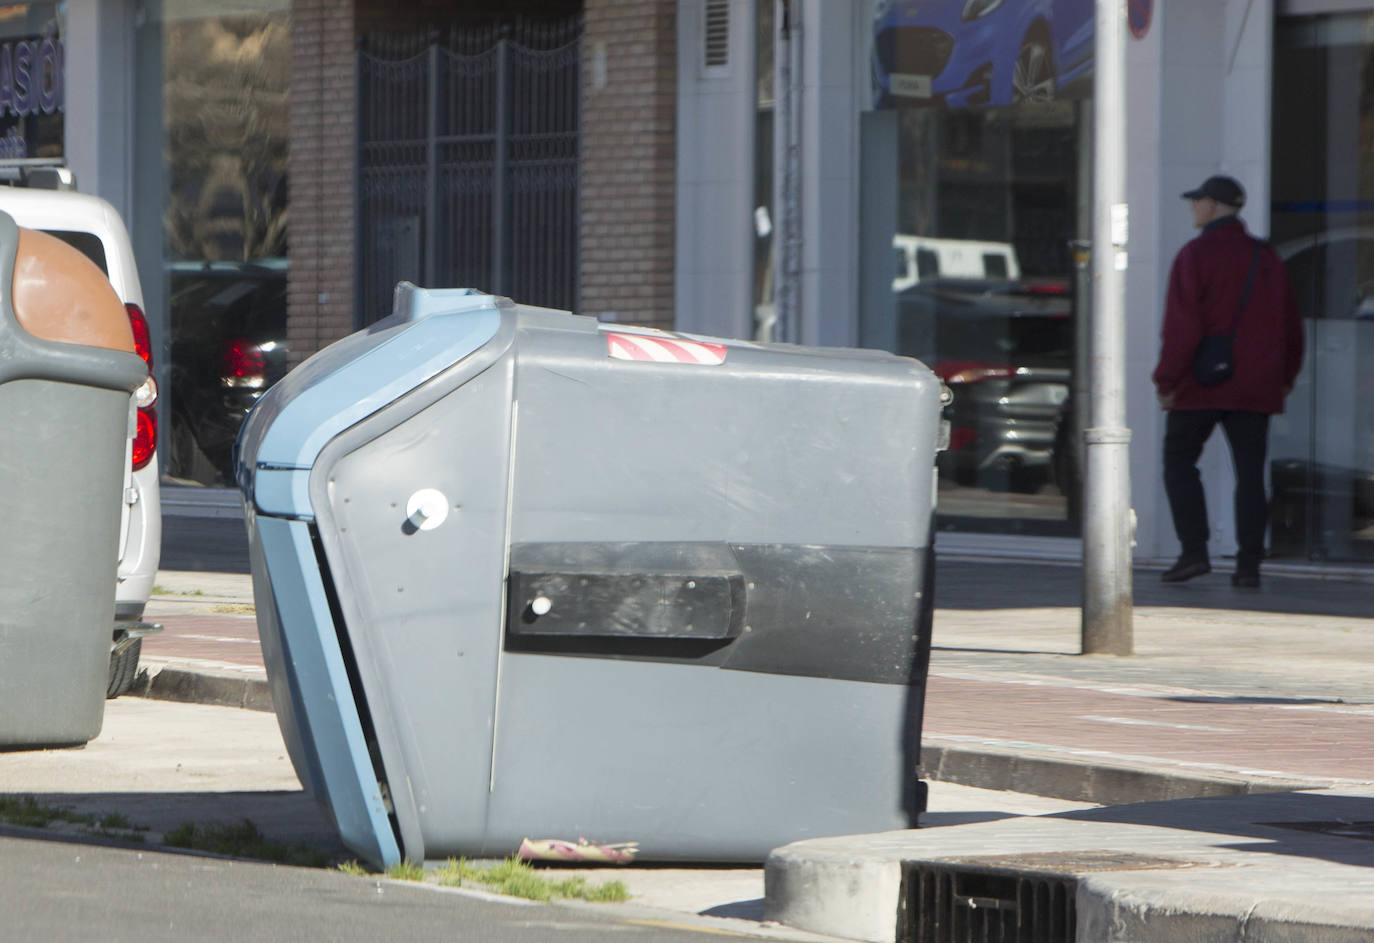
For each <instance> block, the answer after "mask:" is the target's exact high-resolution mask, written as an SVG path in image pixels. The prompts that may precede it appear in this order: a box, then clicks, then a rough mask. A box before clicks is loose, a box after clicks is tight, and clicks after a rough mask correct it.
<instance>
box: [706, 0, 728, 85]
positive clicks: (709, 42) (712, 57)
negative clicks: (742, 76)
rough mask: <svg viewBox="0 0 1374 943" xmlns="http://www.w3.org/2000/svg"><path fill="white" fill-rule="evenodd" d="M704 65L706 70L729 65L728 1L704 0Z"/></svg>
mask: <svg viewBox="0 0 1374 943" xmlns="http://www.w3.org/2000/svg"><path fill="white" fill-rule="evenodd" d="M703 35H704V37H705V46H704V51H705V58H704V60H703V61H704V63H705V65H706V68H708V69H722V68H725V67H726V66H728V65H729V64H730V0H706V29H705V30H704V32H703Z"/></svg>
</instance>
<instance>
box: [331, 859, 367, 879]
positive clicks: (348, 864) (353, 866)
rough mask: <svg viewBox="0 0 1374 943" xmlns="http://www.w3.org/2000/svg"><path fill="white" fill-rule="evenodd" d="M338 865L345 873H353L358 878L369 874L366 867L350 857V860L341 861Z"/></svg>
mask: <svg viewBox="0 0 1374 943" xmlns="http://www.w3.org/2000/svg"><path fill="white" fill-rule="evenodd" d="M336 867H338V869H339V870H340V871H342V872H343V873H344V874H351V875H353V876H354V877H358V878H362V877H367V875H368V874H369V872H368V870H367V868H364V867H363V866H362V865H360V864H358V862H356V861H354V860H352V859H349V860H348V861H340V862H339V863H338V865H337V866H336Z"/></svg>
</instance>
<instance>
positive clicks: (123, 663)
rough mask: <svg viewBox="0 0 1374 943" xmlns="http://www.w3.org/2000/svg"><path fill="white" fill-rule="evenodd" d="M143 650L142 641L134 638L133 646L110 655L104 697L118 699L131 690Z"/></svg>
mask: <svg viewBox="0 0 1374 943" xmlns="http://www.w3.org/2000/svg"><path fill="white" fill-rule="evenodd" d="M142 649H143V639H141V638H136V639H134V641H133V644H132V645H130V646H129V647H128V648H126V649H124V650H123V651H121V652H115V653H113V654H111V655H110V678H109V680H108V681H107V682H106V684H105V697H107V698H112V697H119V696H120V695H121V694H128V693H129V691H131V690H132V689H133V686H134V680H135V679H136V678H137V677H138V656H139V652H140V651H141V650H142Z"/></svg>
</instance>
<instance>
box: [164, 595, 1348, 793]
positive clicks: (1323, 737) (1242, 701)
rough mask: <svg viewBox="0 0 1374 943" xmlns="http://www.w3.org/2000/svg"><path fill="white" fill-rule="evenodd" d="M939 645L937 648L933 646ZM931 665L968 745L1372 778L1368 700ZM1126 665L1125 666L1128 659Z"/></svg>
mask: <svg viewBox="0 0 1374 943" xmlns="http://www.w3.org/2000/svg"><path fill="white" fill-rule="evenodd" d="M161 622H162V623H163V625H164V626H165V631H164V633H163V634H162V635H159V636H154V637H152V638H149V639H147V640H145V642H144V649H143V651H144V657H145V658H146V659H148V660H149V661H150V662H165V663H175V664H179V665H181V666H182V667H185V666H186V665H188V664H190V665H195V664H205V665H207V666H212V667H214V668H217V669H223V668H226V667H237V668H240V669H252V670H255V671H260V670H262V666H263V661H262V650H261V648H260V646H259V644H258V636H257V624H256V621H255V620H254V618H253V617H251V616H248V615H237V614H230V615H225V614H210V613H191V614H174V615H167V616H163V617H161ZM938 654H939V653H937V655H938ZM939 660H940V659H939V658H937V667H936V668H935V669H933V670H932V674H931V676H930V678H929V681H928V684H927V693H926V714H925V724H924V738H923V739H924V742H925V743H926V744H927V745H940V746H946V747H958V748H962V749H965V750H977V749H993V750H999V751H1010V752H1017V753H1023V754H1027V755H1034V756H1045V755H1058V756H1062V757H1065V758H1068V759H1072V760H1074V761H1077V762H1080V763H1084V764H1089V765H1106V766H1124V767H1133V768H1139V767H1157V768H1159V769H1160V770H1162V771H1169V772H1172V773H1177V774H1182V775H1191V776H1196V777H1207V776H1217V777H1226V778H1230V779H1239V780H1252V779H1260V780H1280V781H1282V780H1292V781H1297V782H1302V783H1314V782H1318V783H1326V784H1332V785H1336V784H1345V783H1353V782H1359V783H1366V782H1372V781H1374V705H1343V704H1340V703H1335V702H1330V701H1327V702H1317V701H1311V700H1304V699H1293V698H1283V697H1266V696H1264V694H1263V693H1262V692H1257V693H1256V694H1255V695H1254V696H1245V695H1234V694H1222V695H1217V694H1213V693H1209V692H1206V691H1186V690H1182V689H1178V688H1170V687H1167V686H1160V687H1145V688H1138V689H1134V688H1131V687H1129V686H1127V685H1123V684H1121V683H1118V682H1115V681H1111V680H1109V679H1102V678H1097V679H1093V678H1076V677H1048V676H1036V677H1028V676H1026V675H1022V674H1018V673H1015V672H1012V671H1004V672H1002V674H1003V676H1002V677H999V676H998V674H999V672H997V671H994V670H989V669H985V670H982V671H980V672H978V673H977V675H976V676H969V675H967V674H964V673H960V672H957V671H951V672H945V671H942V670H941V669H940V668H939V667H938V662H939ZM1123 665H1124V667H1123V668H1121V669H1118V670H1125V668H1129V667H1131V666H1130V665H1129V664H1126V663H1123Z"/></svg>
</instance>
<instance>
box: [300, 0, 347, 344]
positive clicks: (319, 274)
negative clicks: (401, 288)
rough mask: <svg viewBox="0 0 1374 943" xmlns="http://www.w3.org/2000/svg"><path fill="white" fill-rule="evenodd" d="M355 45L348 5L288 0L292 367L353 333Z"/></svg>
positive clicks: (325, 0) (326, 0)
mask: <svg viewBox="0 0 1374 943" xmlns="http://www.w3.org/2000/svg"><path fill="white" fill-rule="evenodd" d="M354 45H355V40H354V10H353V0H293V2H292V4H291V158H290V160H291V163H290V181H291V210H290V213H291V215H290V218H289V221H288V224H287V225H288V230H287V231H288V233H289V238H290V243H291V245H290V257H291V267H290V269H289V272H288V275H287V279H286V290H287V300H286V304H287V330H286V336H287V343H288V344H289V345H290V348H291V363H292V364H293V365H294V364H296V363H299V362H300V361H301V360H303V359H305V358H306V357H308V356H309V355H310V354H312V353H314V352H315V351H317V350H319V349H320V348H321V347H324V346H326V345H327V344H330V343H332V342H333V341H335V340H338V339H339V338H340V337H343V336H345V335H346V334H349V333H351V332H352V331H353V324H354V319H353V269H354V219H353V216H354V194H355V191H356V183H355V175H356V169H357V168H356V163H357V161H356V141H355V137H356V135H355V131H354V125H355V109H356V105H355V98H356V79H355V78H354V71H355V64H354Z"/></svg>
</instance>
